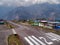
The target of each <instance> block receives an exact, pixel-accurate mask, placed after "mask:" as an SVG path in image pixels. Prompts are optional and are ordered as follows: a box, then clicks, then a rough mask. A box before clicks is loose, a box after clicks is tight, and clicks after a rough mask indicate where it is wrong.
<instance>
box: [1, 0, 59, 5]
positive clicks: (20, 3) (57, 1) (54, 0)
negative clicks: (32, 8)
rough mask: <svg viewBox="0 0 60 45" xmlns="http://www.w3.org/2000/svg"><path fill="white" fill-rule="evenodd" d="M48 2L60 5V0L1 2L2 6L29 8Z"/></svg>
mask: <svg viewBox="0 0 60 45" xmlns="http://www.w3.org/2000/svg"><path fill="white" fill-rule="evenodd" d="M45 2H48V3H50V4H60V0H0V5H8V6H27V5H32V4H36V3H37V4H39V3H45Z"/></svg>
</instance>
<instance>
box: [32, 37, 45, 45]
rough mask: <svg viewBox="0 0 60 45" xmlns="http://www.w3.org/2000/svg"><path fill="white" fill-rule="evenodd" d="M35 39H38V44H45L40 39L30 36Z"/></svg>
mask: <svg viewBox="0 0 60 45" xmlns="http://www.w3.org/2000/svg"><path fill="white" fill-rule="evenodd" d="M32 37H33V38H34V39H35V40H36V41H38V42H39V43H40V44H42V45H46V44H45V43H43V42H42V41H40V40H39V39H38V38H36V37H35V36H32Z"/></svg>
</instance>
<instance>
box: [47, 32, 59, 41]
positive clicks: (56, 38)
mask: <svg viewBox="0 0 60 45" xmlns="http://www.w3.org/2000/svg"><path fill="white" fill-rule="evenodd" d="M46 35H47V37H48V38H49V39H51V40H52V41H60V36H59V35H57V34H54V33H46Z"/></svg>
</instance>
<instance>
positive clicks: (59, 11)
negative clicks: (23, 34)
mask: <svg viewBox="0 0 60 45" xmlns="http://www.w3.org/2000/svg"><path fill="white" fill-rule="evenodd" d="M36 18H47V19H49V18H52V19H60V4H49V3H43V4H35V5H31V6H28V7H23V6H21V7H17V8H15V9H14V10H12V11H10V12H9V13H8V15H7V19H9V20H12V19H36Z"/></svg>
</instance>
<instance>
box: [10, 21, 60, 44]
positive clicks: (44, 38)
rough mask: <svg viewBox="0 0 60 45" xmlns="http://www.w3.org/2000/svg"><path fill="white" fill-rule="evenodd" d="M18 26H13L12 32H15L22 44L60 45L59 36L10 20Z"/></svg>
mask: <svg viewBox="0 0 60 45" xmlns="http://www.w3.org/2000/svg"><path fill="white" fill-rule="evenodd" d="M10 23H12V24H14V25H16V26H18V27H19V28H15V29H14V30H15V31H14V32H15V33H17V34H18V35H19V36H20V38H21V39H22V42H23V43H24V45H60V36H59V35H57V34H54V33H50V32H49V33H45V32H43V31H41V30H40V31H38V30H37V29H34V28H32V27H28V26H23V25H19V24H16V23H13V22H10Z"/></svg>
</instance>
